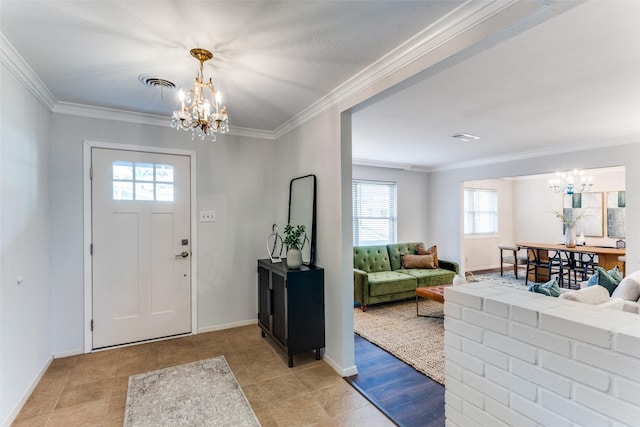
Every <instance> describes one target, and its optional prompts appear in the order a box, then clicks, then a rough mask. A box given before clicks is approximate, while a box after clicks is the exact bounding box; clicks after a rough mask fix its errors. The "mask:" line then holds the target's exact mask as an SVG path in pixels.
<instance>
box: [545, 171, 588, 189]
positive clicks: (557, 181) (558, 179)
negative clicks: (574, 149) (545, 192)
mask: <svg viewBox="0 0 640 427" xmlns="http://www.w3.org/2000/svg"><path fill="white" fill-rule="evenodd" d="M591 187H593V178H592V177H590V176H585V175H584V172H583V171H579V170H577V169H574V170H573V171H571V172H563V173H560V172H558V173H556V176H555V177H554V178H551V179H550V180H549V188H550V189H551V191H553V192H554V193H567V194H574V193H582V192H583V191H588V190H590V189H591Z"/></svg>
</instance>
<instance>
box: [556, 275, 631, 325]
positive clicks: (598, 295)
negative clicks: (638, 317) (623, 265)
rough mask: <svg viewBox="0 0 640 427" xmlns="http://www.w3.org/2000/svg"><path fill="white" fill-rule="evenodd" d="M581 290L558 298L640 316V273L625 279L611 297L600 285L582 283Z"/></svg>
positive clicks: (568, 292) (565, 292) (569, 292)
mask: <svg viewBox="0 0 640 427" xmlns="http://www.w3.org/2000/svg"><path fill="white" fill-rule="evenodd" d="M580 288H581V289H580V290H577V291H563V292H562V293H561V294H560V296H559V297H558V298H562V299H566V300H569V301H576V302H581V303H585V304H592V305H597V306H598V308H602V309H615V310H622V311H627V312H630V313H636V314H640V271H636V272H634V273H632V274H629V275H628V276H626V277H625V278H623V279H622V281H621V282H620V284H619V285H618V286H617V287H616V288H615V290H614V291H613V293H612V294H611V296H609V291H608V290H607V289H606V288H604V287H602V286H600V285H593V286H587V282H582V283H581V285H580Z"/></svg>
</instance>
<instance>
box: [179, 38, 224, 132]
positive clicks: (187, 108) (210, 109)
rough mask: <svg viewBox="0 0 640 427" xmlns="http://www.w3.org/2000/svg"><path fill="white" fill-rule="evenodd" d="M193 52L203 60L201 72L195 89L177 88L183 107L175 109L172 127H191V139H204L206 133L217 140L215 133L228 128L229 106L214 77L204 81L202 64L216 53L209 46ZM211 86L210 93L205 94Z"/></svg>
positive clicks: (186, 128) (192, 54) (194, 55)
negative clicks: (216, 87)
mask: <svg viewBox="0 0 640 427" xmlns="http://www.w3.org/2000/svg"><path fill="white" fill-rule="evenodd" d="M190 53H191V56H193V57H194V58H196V59H197V60H198V61H200V73H198V75H197V76H196V82H195V85H194V86H193V89H191V90H189V91H187V92H185V91H183V90H182V89H180V91H179V92H178V98H179V99H180V102H181V104H182V108H181V109H180V110H177V111H174V112H173V116H172V117H171V127H172V128H176V129H178V130H180V129H184V130H185V131H188V130H189V129H191V131H192V135H191V139H194V138H195V136H196V135H198V136H199V137H200V139H202V140H204V138H205V136H207V135H208V136H210V137H211V139H212V140H213V141H215V140H216V135H215V134H216V133H227V132H229V118H228V117H227V107H225V106H221V105H220V104H221V102H222V96H221V95H220V92H219V91H216V89H215V88H214V86H213V81H212V80H211V78H209V81H208V82H206V83H205V81H204V77H203V72H202V68H203V65H204V62H205V61H208V60H209V59H211V58H213V54H212V53H211V52H209V51H208V50H206V49H200V48H196V49H191V51H190ZM206 89H208V95H209V97H207V96H205V92H207V91H206Z"/></svg>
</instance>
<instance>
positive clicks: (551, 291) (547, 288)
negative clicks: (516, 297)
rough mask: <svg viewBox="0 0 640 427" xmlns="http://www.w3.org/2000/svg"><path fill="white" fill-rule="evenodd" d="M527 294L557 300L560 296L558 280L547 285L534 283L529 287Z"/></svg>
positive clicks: (550, 281)
mask: <svg viewBox="0 0 640 427" xmlns="http://www.w3.org/2000/svg"><path fill="white" fill-rule="evenodd" d="M528 290H529V292H537V293H539V294H543V295H546V296H549V297H554V298H557V297H558V296H559V295H560V286H558V278H557V277H556V278H555V279H553V280H549V281H548V282H547V283H543V284H540V283H534V284H533V285H531V286H529V288H528Z"/></svg>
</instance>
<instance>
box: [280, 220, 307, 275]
mask: <svg viewBox="0 0 640 427" xmlns="http://www.w3.org/2000/svg"><path fill="white" fill-rule="evenodd" d="M305 231H306V227H305V226H304V225H297V226H295V227H294V226H292V225H291V224H287V225H286V226H285V227H284V235H285V238H284V244H285V245H286V246H287V266H288V267H289V268H293V269H296V268H300V266H301V265H302V251H301V249H302V245H303V244H304V233H305Z"/></svg>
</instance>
